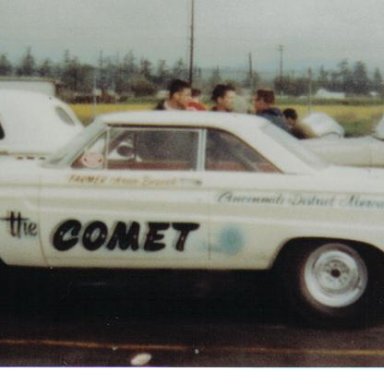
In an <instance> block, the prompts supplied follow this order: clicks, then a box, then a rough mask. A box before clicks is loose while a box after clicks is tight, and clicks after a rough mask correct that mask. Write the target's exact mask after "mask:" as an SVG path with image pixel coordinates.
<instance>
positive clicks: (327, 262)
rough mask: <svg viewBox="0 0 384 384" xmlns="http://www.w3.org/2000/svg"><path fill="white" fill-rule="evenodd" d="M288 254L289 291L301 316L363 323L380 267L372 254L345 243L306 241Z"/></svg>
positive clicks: (285, 275) (320, 320)
mask: <svg viewBox="0 0 384 384" xmlns="http://www.w3.org/2000/svg"><path fill="white" fill-rule="evenodd" d="M286 256H287V257H285V259H284V268H283V270H282V272H283V280H284V285H285V292H287V293H288V299H289V301H290V303H291V305H292V306H293V307H294V308H295V309H296V310H297V311H298V312H299V313H300V314H301V315H303V316H304V317H305V318H306V319H307V320H308V319H309V320H310V321H311V322H312V323H315V324H321V325H330V326H332V325H350V324H362V321H363V320H364V319H365V318H366V317H367V315H368V312H369V311H368V310H369V307H370V305H371V303H372V298H373V293H374V289H373V287H374V282H375V277H374V276H375V274H376V272H377V267H378V265H377V266H375V263H374V262H373V258H372V257H369V255H365V254H364V255H363V254H362V253H361V251H360V250H359V249H358V248H357V247H355V246H353V245H349V244H345V243H342V242H329V243H325V242H322V243H312V244H310V243H308V244H303V245H302V246H300V247H297V248H296V250H295V252H294V254H290V255H286Z"/></svg>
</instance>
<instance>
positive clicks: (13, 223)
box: [0, 211, 38, 238]
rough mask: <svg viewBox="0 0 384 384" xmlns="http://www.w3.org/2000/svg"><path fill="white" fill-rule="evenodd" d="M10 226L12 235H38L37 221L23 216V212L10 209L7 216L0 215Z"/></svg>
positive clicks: (9, 229)
mask: <svg viewBox="0 0 384 384" xmlns="http://www.w3.org/2000/svg"><path fill="white" fill-rule="evenodd" d="M0 221H4V222H5V223H6V225H7V227H8V232H9V234H10V235H11V236H12V237H17V238H24V237H35V236H37V232H38V231H37V223H35V222H33V221H31V220H30V219H28V218H27V217H23V215H22V214H21V212H15V211H9V212H7V214H6V216H5V217H0Z"/></svg>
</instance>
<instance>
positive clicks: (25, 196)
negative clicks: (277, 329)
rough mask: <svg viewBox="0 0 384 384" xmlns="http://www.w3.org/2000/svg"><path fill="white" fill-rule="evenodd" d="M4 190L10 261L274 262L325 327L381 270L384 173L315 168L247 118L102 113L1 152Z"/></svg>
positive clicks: (115, 264)
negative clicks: (52, 140) (49, 151)
mask: <svg viewBox="0 0 384 384" xmlns="http://www.w3.org/2000/svg"><path fill="white" fill-rule="evenodd" d="M0 194H1V197H0V228H1V233H2V235H1V237H2V242H1V244H2V245H1V248H0V258H1V260H2V261H3V262H4V264H5V265H9V266H27V267H43V268H111V269H113V268H115V269H122V268H151V269H157V268H174V269H210V270H268V269H273V270H274V271H275V272H276V273H277V274H278V278H279V279H280V280H281V282H282V285H283V289H282V291H281V292H278V293H277V294H278V295H281V294H284V295H286V296H287V298H288V300H289V302H290V303H291V306H292V308H295V309H297V311H298V312H299V313H301V314H302V315H304V316H306V317H307V318H310V319H311V320H313V321H319V322H320V321H321V322H323V321H324V323H331V324H336V323H339V324H347V323H349V322H355V321H359V320H360V319H361V318H362V317H364V316H365V313H366V309H367V308H368V305H371V304H372V302H374V301H372V300H373V299H375V298H377V294H378V290H377V289H378V287H379V286H380V283H381V282H382V280H383V276H382V275H381V274H380V267H381V265H382V263H383V260H384V254H383V251H384V235H383V234H384V172H381V171H380V170H369V169H353V168H342V167H337V166H332V165H328V164H325V163H323V162H322V161H321V160H319V159H318V158H317V157H316V156H315V155H313V154H312V153H310V152H309V151H307V150H306V149H305V148H303V146H302V145H301V144H300V142H299V141H298V140H296V139H294V138H292V137H291V136H290V135H289V134H286V133H285V132H283V131H282V130H281V129H279V128H276V127H275V126H273V125H272V124H270V123H269V122H268V121H266V120H264V119H261V118H257V117H254V116H247V115H240V114H239V115H237V114H221V113H209V112H201V113H193V112H180V113H177V112H173V113H172V112H134V113H117V114H110V115H102V116H100V117H99V118H98V119H97V120H96V121H95V122H94V123H93V124H92V125H91V126H90V127H88V128H86V129H85V130H84V131H83V132H82V133H81V134H80V135H79V136H78V137H76V138H75V139H74V140H72V141H70V142H69V143H68V144H67V145H66V146H65V147H64V148H62V149H61V150H59V151H58V152H57V153H55V154H53V155H51V156H50V157H49V158H48V159H47V160H45V161H44V162H36V161H26V160H18V159H16V158H12V157H9V158H4V159H3V164H2V172H1V175H0ZM255 284H256V282H255Z"/></svg>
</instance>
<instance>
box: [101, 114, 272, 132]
mask: <svg viewBox="0 0 384 384" xmlns="http://www.w3.org/2000/svg"><path fill="white" fill-rule="evenodd" d="M97 119H99V120H101V121H102V122H104V123H106V124H110V125H115V124H116V125H117V124H140V125H145V124H148V125H151V124H153V125H180V126H197V127H206V126H214V127H215V126H217V127H223V128H226V129H229V130H232V128H233V127H236V125H239V124H246V125H249V124H251V125H252V126H254V127H255V126H256V127H257V126H259V127H262V126H265V125H266V124H268V122H267V121H266V120H265V119H263V118H261V117H258V116H256V115H247V114H240V113H225V112H209V111H206V112H204V111H201V112H200V111H199V112H196V111H139V112H116V113H107V114H102V115H99V116H98V117H97Z"/></svg>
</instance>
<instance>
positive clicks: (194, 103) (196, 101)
mask: <svg viewBox="0 0 384 384" xmlns="http://www.w3.org/2000/svg"><path fill="white" fill-rule="evenodd" d="M200 97H201V90H200V89H197V88H192V97H191V101H190V102H189V103H188V107H187V109H188V111H206V110H207V107H206V106H205V105H204V104H203V103H202V102H201V101H200Z"/></svg>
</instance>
